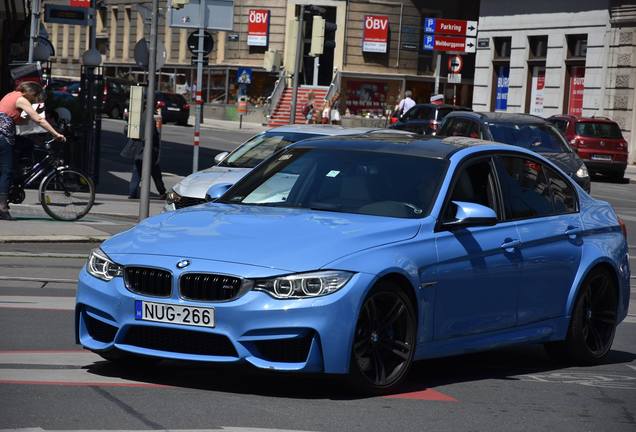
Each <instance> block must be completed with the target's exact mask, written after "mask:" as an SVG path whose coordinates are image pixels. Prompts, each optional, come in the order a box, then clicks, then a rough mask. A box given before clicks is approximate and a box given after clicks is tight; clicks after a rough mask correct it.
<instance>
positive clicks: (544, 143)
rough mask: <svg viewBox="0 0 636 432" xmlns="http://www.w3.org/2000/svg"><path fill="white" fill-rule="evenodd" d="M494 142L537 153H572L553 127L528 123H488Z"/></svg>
mask: <svg viewBox="0 0 636 432" xmlns="http://www.w3.org/2000/svg"><path fill="white" fill-rule="evenodd" d="M488 128H489V129H490V133H491V134H492V138H493V140H495V141H497V142H501V143H504V144H511V145H515V146H518V147H524V148H527V149H529V150H532V151H534V152H537V153H571V152H572V150H570V147H568V145H567V143H566V142H565V140H564V139H563V138H562V137H561V135H560V134H559V132H557V131H556V129H554V127H553V126H550V125H547V124H527V123H525V124H524V123H488Z"/></svg>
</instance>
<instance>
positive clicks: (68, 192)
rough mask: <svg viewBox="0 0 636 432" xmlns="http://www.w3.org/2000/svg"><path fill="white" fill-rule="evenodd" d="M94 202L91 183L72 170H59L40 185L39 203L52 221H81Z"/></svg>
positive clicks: (85, 177)
mask: <svg viewBox="0 0 636 432" xmlns="http://www.w3.org/2000/svg"><path fill="white" fill-rule="evenodd" d="M94 202H95V186H94V185H93V181H92V180H91V179H90V178H89V177H88V176H86V175H85V174H82V173H81V172H79V171H76V170H74V169H71V168H63V169H60V170H59V171H56V172H55V173H53V174H52V175H50V176H49V177H46V178H45V179H44V180H43V181H42V184H40V203H41V204H42V207H43V208H44V211H45V212H46V213H47V214H48V215H49V216H51V217H52V218H53V219H57V220H61V221H73V220H77V219H81V218H82V217H84V216H85V215H86V214H87V213H88V212H89V211H90V209H91V207H93V203H94Z"/></svg>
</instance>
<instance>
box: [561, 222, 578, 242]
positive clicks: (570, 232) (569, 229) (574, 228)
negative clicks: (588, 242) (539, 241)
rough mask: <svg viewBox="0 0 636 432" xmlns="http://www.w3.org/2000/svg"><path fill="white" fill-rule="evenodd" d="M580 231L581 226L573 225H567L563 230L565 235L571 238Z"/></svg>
mask: <svg viewBox="0 0 636 432" xmlns="http://www.w3.org/2000/svg"><path fill="white" fill-rule="evenodd" d="M580 232H581V228H579V227H577V226H573V225H569V226H568V227H567V229H566V230H565V233H564V234H565V235H566V236H568V237H570V238H571V239H574V238H576V236H577V235H578V234H579V233H580Z"/></svg>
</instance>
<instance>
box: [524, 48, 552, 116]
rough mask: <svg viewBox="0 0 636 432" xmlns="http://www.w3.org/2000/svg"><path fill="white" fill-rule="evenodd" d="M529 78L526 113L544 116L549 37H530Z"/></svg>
mask: <svg viewBox="0 0 636 432" xmlns="http://www.w3.org/2000/svg"><path fill="white" fill-rule="evenodd" d="M528 48H529V50H528V77H527V82H526V112H527V113H530V114H533V115H537V116H543V114H544V113H543V99H544V87H545V73H546V70H545V59H546V55H547V52H548V49H547V48H548V37H547V36H529V37H528Z"/></svg>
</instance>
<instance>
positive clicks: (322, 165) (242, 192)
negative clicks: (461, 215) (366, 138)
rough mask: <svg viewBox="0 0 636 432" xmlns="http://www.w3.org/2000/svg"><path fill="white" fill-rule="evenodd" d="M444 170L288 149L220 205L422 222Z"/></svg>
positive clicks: (402, 159)
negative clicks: (347, 214)
mask: <svg viewBox="0 0 636 432" xmlns="http://www.w3.org/2000/svg"><path fill="white" fill-rule="evenodd" d="M446 167H447V161H444V160H440V159H431V158H426V157H418V156H411V155H399V154H393V153H383V152H372V151H361V150H341V149H338V150H335V149H303V148H300V149H299V148H291V149H288V150H287V151H285V152H283V153H281V154H280V155H279V156H278V157H276V158H275V159H270V160H269V161H267V162H266V163H264V164H263V165H261V166H260V167H259V168H257V169H256V170H254V171H252V172H251V173H250V174H249V175H248V176H247V177H245V178H244V180H243V181H241V182H240V183H238V184H237V185H236V187H234V188H232V189H231V190H230V191H228V193H226V194H225V195H224V196H223V197H222V198H221V200H220V201H221V202H224V203H228V204H252V205H266V206H276V207H288V208H305V209H311V210H323V211H332V212H342V213H357V214H368V215H376V216H391V217H400V218H420V217H424V216H426V215H428V213H429V212H430V208H431V206H432V204H433V202H434V200H435V197H436V196H437V191H438V188H439V185H440V183H441V181H442V180H443V178H444V174H445V172H446Z"/></svg>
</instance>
